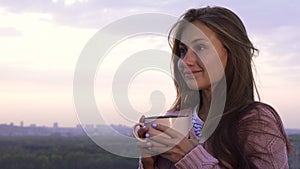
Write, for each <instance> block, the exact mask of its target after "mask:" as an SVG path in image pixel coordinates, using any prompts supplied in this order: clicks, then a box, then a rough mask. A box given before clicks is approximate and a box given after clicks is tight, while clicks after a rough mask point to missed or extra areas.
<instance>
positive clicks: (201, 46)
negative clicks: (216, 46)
mask: <svg viewBox="0 0 300 169" xmlns="http://www.w3.org/2000/svg"><path fill="white" fill-rule="evenodd" d="M203 49H204V46H203V45H197V46H195V47H194V50H195V52H199V51H202V50H203Z"/></svg>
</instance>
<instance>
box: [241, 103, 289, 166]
mask: <svg viewBox="0 0 300 169" xmlns="http://www.w3.org/2000/svg"><path fill="white" fill-rule="evenodd" d="M239 128H240V129H239V133H238V134H239V136H240V137H241V138H242V140H245V142H244V143H241V144H242V145H244V152H245V154H246V156H247V157H248V158H249V159H251V161H252V162H253V163H254V165H255V166H256V167H258V168H275V169H287V168H288V156H287V146H286V140H285V132H284V131H283V127H282V122H281V119H280V117H279V115H278V114H277V112H275V110H274V109H273V108H271V107H269V106H260V107H258V108H257V109H256V110H252V111H251V112H249V113H248V115H247V116H245V117H244V118H243V119H242V120H241V121H240V127H239ZM249 129H251V132H249Z"/></svg>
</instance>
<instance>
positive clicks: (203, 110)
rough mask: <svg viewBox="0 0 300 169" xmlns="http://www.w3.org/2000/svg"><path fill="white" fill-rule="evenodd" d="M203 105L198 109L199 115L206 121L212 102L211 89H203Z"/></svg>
mask: <svg viewBox="0 0 300 169" xmlns="http://www.w3.org/2000/svg"><path fill="white" fill-rule="evenodd" d="M201 99H202V106H201V107H200V108H199V110H198V116H199V117H200V118H201V119H202V120H203V121H205V120H206V117H207V115H208V111H209V108H210V103H211V90H202V97H201Z"/></svg>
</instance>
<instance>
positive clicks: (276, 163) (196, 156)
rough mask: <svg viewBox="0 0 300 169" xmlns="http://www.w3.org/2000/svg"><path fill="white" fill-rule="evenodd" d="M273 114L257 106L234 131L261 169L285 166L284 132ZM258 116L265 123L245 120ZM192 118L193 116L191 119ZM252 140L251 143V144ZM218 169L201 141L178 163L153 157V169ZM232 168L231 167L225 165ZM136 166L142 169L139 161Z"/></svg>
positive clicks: (263, 106)
mask: <svg viewBox="0 0 300 169" xmlns="http://www.w3.org/2000/svg"><path fill="white" fill-rule="evenodd" d="M274 113H276V112H272V110H271V109H269V108H268V106H266V105H264V104H262V105H259V106H258V108H256V109H253V110H250V111H249V112H247V113H246V115H245V116H244V117H243V118H242V119H241V120H240V121H239V126H240V127H239V128H240V129H239V130H238V134H239V136H240V137H245V138H246V142H247V144H245V147H244V151H245V153H246V155H249V157H250V159H251V160H252V162H253V163H254V164H255V165H256V166H257V167H258V168H261V169H271V168H272V169H288V168H289V167H288V158H287V149H286V144H285V141H284V133H282V132H281V131H280V126H279V124H280V123H281V122H278V121H276V118H275V116H274ZM253 117H254V118H255V119H261V120H264V121H266V122H268V124H267V125H266V124H262V123H255V122H254V123H251V121H250V123H249V120H250V119H253ZM193 119H194V118H193ZM193 121H194V120H193ZM247 129H254V130H255V131H257V130H259V131H258V132H254V134H251V135H249V134H248V135H247V136H245V135H244V133H245V131H247ZM254 143H255V144H254ZM252 152H261V153H260V155H259V156H251V153H252ZM176 168H178V169H221V167H220V165H219V160H218V159H217V158H216V157H214V156H213V155H212V154H210V153H209V150H208V148H207V146H205V144H198V145H197V146H196V147H195V148H193V149H192V150H191V151H190V152H189V153H187V154H186V155H185V156H184V157H182V158H181V159H180V160H179V161H178V162H176V163H172V162H171V161H169V160H168V159H165V158H163V157H161V156H157V159H156V161H155V169H176ZM228 168H233V167H230V166H229V167H228ZM139 169H144V167H143V163H142V162H141V160H140V161H139Z"/></svg>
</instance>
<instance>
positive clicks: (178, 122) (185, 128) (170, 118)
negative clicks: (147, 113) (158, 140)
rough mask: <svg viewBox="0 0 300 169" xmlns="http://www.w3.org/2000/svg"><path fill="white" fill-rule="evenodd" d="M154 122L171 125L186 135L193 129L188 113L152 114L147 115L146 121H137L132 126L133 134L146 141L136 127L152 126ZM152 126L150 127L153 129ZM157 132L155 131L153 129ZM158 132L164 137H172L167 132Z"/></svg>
mask: <svg viewBox="0 0 300 169" xmlns="http://www.w3.org/2000/svg"><path fill="white" fill-rule="evenodd" d="M152 123H156V124H161V125H164V126H167V127H170V128H172V129H174V130H176V131H178V132H179V133H181V134H182V135H184V136H186V135H187V134H188V132H189V131H190V129H191V117H190V116H188V115H180V116H178V115H167V116H151V117H145V121H144V123H137V124H135V125H134V126H133V127H132V134H133V136H134V137H135V138H136V139H137V140H139V141H141V142H146V140H145V139H143V138H140V137H139V136H138V134H137V132H136V128H137V127H138V126H139V127H143V126H150V125H151V124H152ZM151 128H152V127H150V128H149V130H151ZM153 132H154V133H155V131H153ZM157 134H161V136H163V137H167V138H170V137H169V136H168V135H167V134H164V133H161V132H158V133H157Z"/></svg>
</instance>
